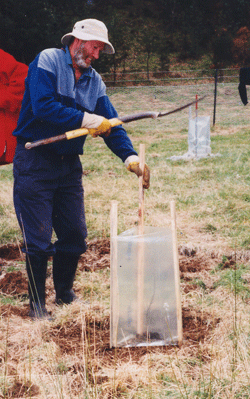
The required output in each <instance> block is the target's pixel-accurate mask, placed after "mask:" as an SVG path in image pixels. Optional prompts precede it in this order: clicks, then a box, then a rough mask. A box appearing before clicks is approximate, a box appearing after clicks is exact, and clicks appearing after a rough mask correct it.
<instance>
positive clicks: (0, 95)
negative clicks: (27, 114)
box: [0, 49, 28, 165]
mask: <svg viewBox="0 0 250 399" xmlns="http://www.w3.org/2000/svg"><path fill="white" fill-rule="evenodd" d="M27 72H28V67H27V65H25V64H23V63H21V62H18V61H16V59H15V58H14V57H13V56H12V55H10V54H9V53H6V52H5V51H3V50H1V49H0V126H1V128H0V129H1V131H0V165H6V164H8V163H11V162H12V161H13V157H14V154H15V148H16V138H15V137H14V136H13V135H12V132H13V130H14V129H15V127H16V125H17V120H18V116H19V112H20V108H21V103H22V99H23V93H24V80H25V77H26V76H27Z"/></svg>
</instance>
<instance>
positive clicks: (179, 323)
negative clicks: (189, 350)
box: [170, 201, 183, 345]
mask: <svg viewBox="0 0 250 399" xmlns="http://www.w3.org/2000/svg"><path fill="white" fill-rule="evenodd" d="M170 209H171V224H172V240H173V256H174V278H175V295H176V310H177V333H178V343H179V345H181V344H182V340H183V333H182V311H181V291H180V269H179V257H178V245H177V229H176V213H175V201H170Z"/></svg>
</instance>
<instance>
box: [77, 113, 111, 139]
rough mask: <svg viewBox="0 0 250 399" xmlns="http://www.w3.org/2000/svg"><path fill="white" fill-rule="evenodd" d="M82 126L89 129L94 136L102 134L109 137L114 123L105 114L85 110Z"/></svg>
mask: <svg viewBox="0 0 250 399" xmlns="http://www.w3.org/2000/svg"><path fill="white" fill-rule="evenodd" d="M81 127H84V128H86V129H88V131H89V134H91V136H92V137H97V136H100V135H104V136H105V137H108V135H109V134H110V132H111V128H112V125H111V123H110V121H109V120H108V119H106V118H104V117H103V116H100V115H96V114H89V113H88V112H84V117H83V120H82V126H81Z"/></svg>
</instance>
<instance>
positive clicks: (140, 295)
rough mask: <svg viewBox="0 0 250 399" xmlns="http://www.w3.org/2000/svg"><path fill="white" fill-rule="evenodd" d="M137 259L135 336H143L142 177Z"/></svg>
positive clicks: (142, 150) (142, 158)
mask: <svg viewBox="0 0 250 399" xmlns="http://www.w3.org/2000/svg"><path fill="white" fill-rule="evenodd" d="M139 157H140V168H141V170H142V171H144V166H145V145H144V144H140V149H139ZM138 233H139V243H138V254H137V255H138V258H137V334H138V335H142V334H143V313H144V307H143V305H144V298H143V294H144V242H143V240H144V238H143V235H144V189H143V176H140V177H139V219H138Z"/></svg>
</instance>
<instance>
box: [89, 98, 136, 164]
mask: <svg viewBox="0 0 250 399" xmlns="http://www.w3.org/2000/svg"><path fill="white" fill-rule="evenodd" d="M94 112H95V113H96V114H98V115H102V116H104V117H105V118H107V119H111V118H117V117H118V114H117V111H116V109H115V108H114V106H113V105H112V103H111V101H110V99H109V97H108V96H107V95H105V96H103V97H100V98H99V99H98V101H97V105H96V109H95V111H94ZM103 139H104V141H105V143H106V145H107V146H108V147H109V149H110V150H111V151H112V152H113V153H114V154H115V155H117V156H118V157H119V158H120V159H121V160H122V161H123V162H124V161H125V160H126V159H127V157H129V156H130V155H137V152H136V151H135V150H134V147H133V144H132V142H131V140H130V138H129V137H128V135H127V132H126V130H125V129H124V128H123V127H122V125H119V126H115V127H113V128H112V129H111V133H110V135H109V136H108V137H104V138H103Z"/></svg>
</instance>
